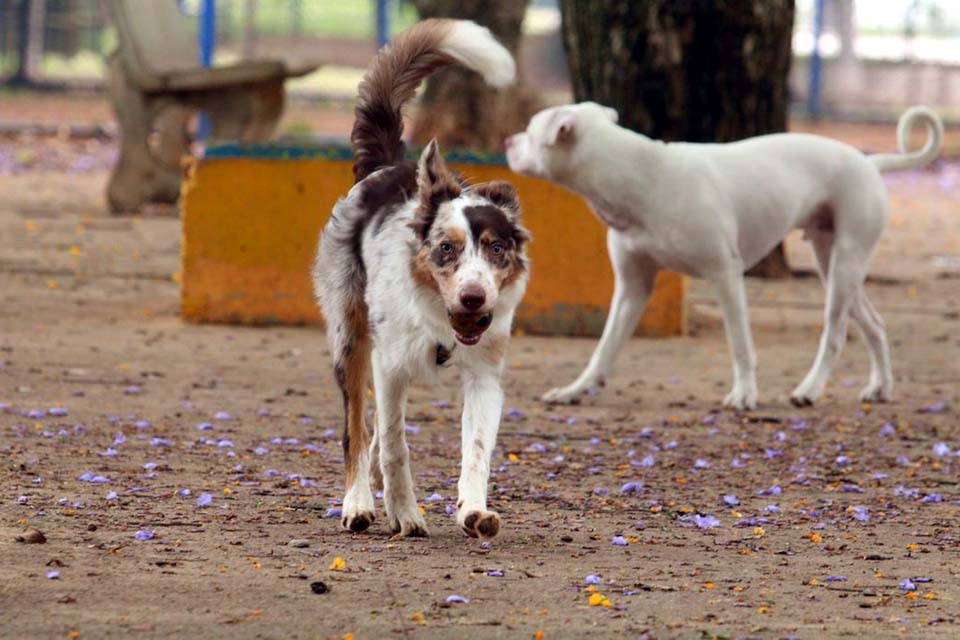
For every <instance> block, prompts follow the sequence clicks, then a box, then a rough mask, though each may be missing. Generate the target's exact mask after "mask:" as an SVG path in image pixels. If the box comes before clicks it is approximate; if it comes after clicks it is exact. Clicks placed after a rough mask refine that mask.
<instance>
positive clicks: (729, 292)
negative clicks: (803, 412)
mask: <svg viewBox="0 0 960 640" xmlns="http://www.w3.org/2000/svg"><path fill="white" fill-rule="evenodd" d="M713 284H714V287H715V288H716V291H717V298H718V299H719V301H720V308H721V309H722V310H723V324H724V328H725V329H726V332H727V343H728V344H729V346H730V355H731V356H732V357H733V389H732V390H731V391H730V393H729V394H727V397H726V398H725V399H724V401H723V404H724V406H726V407H731V408H733V409H738V410H743V409H753V408H755V407H756V406H757V354H756V352H755V351H754V349H753V337H752V336H751V334H750V313H749V311H748V310H747V292H746V289H745V288H744V283H743V272H742V271H740V270H737V269H729V270H727V271H725V272H723V273H720V274H717V275H716V276H715V277H714V278H713Z"/></svg>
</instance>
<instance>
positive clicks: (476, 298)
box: [460, 287, 487, 311]
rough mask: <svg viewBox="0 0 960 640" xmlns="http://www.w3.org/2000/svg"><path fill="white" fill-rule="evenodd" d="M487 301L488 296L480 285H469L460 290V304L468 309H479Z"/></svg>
mask: <svg viewBox="0 0 960 640" xmlns="http://www.w3.org/2000/svg"><path fill="white" fill-rule="evenodd" d="M486 301H487V296H486V294H485V293H484V292H483V289H481V288H480V287H467V288H466V289H464V290H463V291H461V292H460V304H462V305H463V308H464V309H466V310H467V311H479V310H480V309H481V308H482V307H483V303H485V302H486Z"/></svg>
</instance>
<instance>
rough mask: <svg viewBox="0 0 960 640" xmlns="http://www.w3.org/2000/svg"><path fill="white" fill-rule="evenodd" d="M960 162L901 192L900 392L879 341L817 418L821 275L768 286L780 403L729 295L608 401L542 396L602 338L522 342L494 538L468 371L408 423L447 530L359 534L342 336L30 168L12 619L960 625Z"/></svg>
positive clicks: (3, 308)
mask: <svg viewBox="0 0 960 640" xmlns="http://www.w3.org/2000/svg"><path fill="white" fill-rule="evenodd" d="M955 175H956V173H955V171H954V169H953V168H951V167H950V166H947V167H944V168H941V170H939V171H938V172H934V173H922V174H909V175H904V176H900V177H898V178H894V179H891V181H890V186H891V193H892V199H893V202H894V204H895V211H894V224H893V228H892V229H891V231H890V232H889V233H888V234H887V237H885V239H884V242H883V244H882V245H881V247H880V251H879V254H878V261H877V264H876V268H875V269H874V273H875V275H876V278H875V279H874V280H873V281H872V282H871V283H870V285H869V290H870V295H871V296H872V297H873V298H874V300H875V302H876V303H877V306H878V307H879V309H880V311H881V313H882V314H883V315H884V316H885V318H886V321H887V324H888V326H889V331H890V336H891V341H892V344H893V353H894V363H895V370H896V375H897V384H898V393H897V401H896V402H894V403H892V404H889V405H882V406H873V407H870V406H863V405H861V404H860V403H858V402H857V400H856V395H857V391H858V389H859V387H860V386H861V385H862V384H864V382H865V380H866V373H867V359H866V353H865V349H864V347H863V344H862V343H861V341H860V340H859V339H857V337H856V336H852V338H851V341H850V343H849V345H848V348H847V351H846V352H845V353H844V357H843V358H842V360H841V363H840V366H839V367H838V370H837V371H836V373H835V375H834V379H833V384H832V386H831V387H830V389H829V391H828V393H827V395H826V397H825V398H824V399H823V401H822V402H821V403H820V404H819V405H817V406H816V407H814V408H812V409H806V410H797V409H794V408H792V407H790V406H789V404H788V403H787V393H788V392H789V390H790V389H791V388H792V386H793V385H794V384H796V382H797V381H799V379H800V378H801V377H802V375H803V374H804V373H805V370H806V368H807V367H808V366H809V364H810V361H811V360H812V357H813V352H814V350H815V348H816V343H817V337H818V333H819V328H820V313H821V312H820V305H821V300H822V293H821V291H820V287H819V284H818V283H817V282H816V281H815V279H812V278H795V279H794V280H792V281H790V282H778V283H766V282H751V283H750V284H749V296H750V299H751V303H752V309H753V314H752V315H753V321H754V330H755V335H756V342H757V346H758V350H759V358H760V385H761V402H762V406H761V408H760V409H759V410H758V411H755V412H751V413H749V414H745V415H737V414H734V413H729V412H720V411H719V410H718V406H719V401H720V399H721V398H722V396H723V394H724V392H725V391H726V387H727V385H728V378H729V369H730V365H729V359H728V356H727V353H726V345H725V340H724V336H723V333H722V329H721V326H720V321H719V316H718V314H717V311H716V306H715V304H714V303H713V298H712V295H711V294H710V293H709V292H708V291H706V290H705V289H704V288H703V287H702V286H701V285H695V287H694V291H693V296H692V300H693V310H692V312H693V320H694V322H693V327H694V332H693V335H692V336H690V337H685V338H678V339H672V340H660V341H653V340H634V341H633V342H632V343H631V344H630V346H629V348H628V349H627V351H626V353H624V354H623V356H622V361H621V366H620V367H619V370H618V373H617V374H616V375H615V376H614V378H613V379H612V381H611V384H610V386H609V387H608V388H607V389H606V390H605V391H604V392H603V394H602V395H599V396H597V397H593V398H589V399H588V400H587V402H585V403H584V404H583V405H581V406H577V407H566V408H555V409H549V408H546V407H543V406H541V405H540V404H539V403H538V402H537V401H536V400H535V398H536V397H537V395H538V394H539V393H541V392H543V391H544V390H545V388H546V387H548V386H552V385H555V384H559V383H564V382H567V381H568V380H569V379H570V378H572V377H573V376H574V375H575V374H576V373H577V372H578V371H579V368H580V367H581V366H582V364H583V363H584V362H585V360H586V358H587V357H588V356H589V353H590V351H591V349H592V347H593V345H594V342H593V341H592V340H573V339H556V338H554V339H546V338H536V337H520V338H517V339H516V340H515V341H514V342H513V343H512V346H511V356H510V367H509V370H508V372H507V376H506V380H505V387H506V390H507V406H508V408H509V409H510V411H509V412H508V414H507V416H506V417H505V419H504V423H503V426H502V429H501V437H500V445H499V447H498V449H497V451H496V453H495V468H496V471H495V473H494V475H493V477H492V480H491V483H492V495H493V496H494V497H493V500H492V502H493V507H494V508H495V509H497V510H498V511H499V512H500V513H501V515H502V517H503V521H504V522H503V527H502V529H501V535H500V537H499V538H497V539H496V540H495V541H494V542H493V543H492V544H490V545H489V546H482V545H481V544H479V543H478V542H476V541H473V540H469V539H466V538H465V537H464V536H463V535H462V534H461V533H460V531H459V529H458V528H457V526H456V524H455V522H454V519H453V517H452V516H450V515H448V514H447V511H448V509H449V508H450V506H451V505H452V504H453V503H454V502H455V499H456V495H455V483H456V477H457V473H458V471H457V462H458V457H459V454H458V447H459V433H458V428H457V427H458V397H457V395H458V394H457V391H456V382H455V380H453V379H452V378H451V379H450V380H449V381H448V382H449V384H445V385H443V386H440V387H436V388H430V389H427V388H417V389H416V390H415V392H414V393H413V395H412V398H411V402H410V406H409V410H408V422H409V424H410V425H411V426H410V429H409V442H410V448H411V453H412V459H413V464H414V470H415V474H416V479H417V494H418V496H419V497H421V498H422V504H423V507H424V509H425V511H426V518H427V522H428V524H429V526H430V529H431V533H432V537H430V538H429V539H425V540H401V541H394V540H391V539H390V537H389V532H388V531H387V530H386V528H385V527H384V525H383V522H382V518H381V519H380V520H378V521H377V522H376V523H375V524H374V526H373V527H372V529H371V530H370V531H369V532H368V533H366V534H362V535H353V534H349V533H345V532H342V531H341V530H340V529H339V523H338V518H336V517H335V514H336V511H335V510H336V508H337V505H338V500H339V498H340V497H341V491H340V486H341V483H342V461H341V457H340V452H339V428H340V422H341V416H340V401H339V398H338V397H337V394H336V392H335V388H334V385H333V380H332V376H331V374H330V371H329V362H328V359H327V353H326V350H325V344H324V340H323V336H322V334H321V333H320V332H319V331H316V330H311V329H296V328H276V327H274V328H260V329H255V328H237V327H223V326H193V325H186V324H183V323H181V322H180V321H179V319H178V317H177V311H178V297H177V296H178V285H177V283H176V282H175V279H176V277H177V276H176V273H177V272H178V269H179V267H178V252H179V223H178V220H177V219H176V217H175V215H169V212H167V214H165V215H144V216H139V217H135V218H125V219H115V218H110V217H108V216H106V215H105V214H104V213H103V211H102V200H101V198H100V193H102V191H101V190H102V187H103V181H104V179H105V175H104V173H103V170H102V169H97V168H96V167H93V168H91V169H86V168H85V169H83V170H81V171H78V172H75V173H73V174H68V173H64V172H62V171H61V172H52V171H48V172H37V171H29V172H20V173H12V174H11V175H6V176H0V238H2V239H3V242H2V243H0V403H3V404H0V407H3V408H2V409H0V453H2V456H3V458H2V459H3V461H4V464H3V465H2V467H0V479H2V482H3V486H4V490H3V492H2V497H0V585H2V586H0V611H2V612H3V615H2V619H3V632H2V635H3V636H4V637H9V638H38V637H51V638H58V637H67V636H71V637H76V634H79V637H82V638H119V637H129V636H131V635H134V634H137V635H138V636H142V637H164V638H166V637H184V636H190V637H260V638H280V637H300V638H343V637H344V636H345V634H348V633H352V634H353V637H354V638H357V639H359V638H381V637H410V638H428V637H429V638H433V637H441V638H443V637H450V638H454V637H456V638H459V637H476V638H488V637H489V638H501V637H502V638H516V637H521V638H524V637H525V638H532V637H537V636H536V634H537V632H538V631H542V633H543V637H544V638H568V637H575V636H577V637H579V636H583V635H584V634H591V635H593V636H594V637H600V638H607V637H645V636H646V637H657V638H667V637H685V638H691V637H713V636H714V635H717V636H719V637H763V638H766V637H791V636H793V637H799V638H821V637H825V636H828V637H839V636H848V637H900V636H910V637H916V636H921V637H944V638H952V637H957V635H958V633H960V627H958V624H957V623H958V619H957V611H958V601H960V586H958V584H960V583H958V577H960V564H958V563H957V554H958V552H960V534H958V532H957V526H958V522H960V495H958V488H957V480H956V470H957V468H958V466H960V460H958V458H957V455H956V453H955V451H956V450H957V449H958V448H960V425H958V419H957V408H960V358H958V354H960V331H958V328H960V279H958V277H957V272H958V271H960V268H958V267H957V265H956V256H957V255H960V249H958V246H957V243H958V242H960V230H958V225H960V215H958V211H957V203H956V195H955V194H956V190H955V186H954V183H953V180H954V176H955ZM174 214H175V212H174ZM798 242H799V239H798V238H792V239H791V244H790V252H791V258H792V260H793V261H794V263H795V264H796V265H797V266H799V267H800V268H804V267H807V266H809V258H808V256H807V254H806V251H805V250H804V249H802V248H801V247H800V245H799V244H798ZM51 409H53V411H51ZM31 412H34V413H31ZM64 412H65V414H64ZM81 478H85V479H87V480H90V479H91V478H92V479H93V480H95V481H94V482H90V481H84V480H82V479H81ZM637 483H639V484H637ZM186 490H189V495H183V494H184V493H185V491H186ZM205 494H209V498H207V497H206V495H205ZM725 496H728V497H726V498H725ZM208 500H209V506H199V505H198V501H199V502H200V504H204V503H206V502H207V501H208ZM381 513H382V512H381ZM714 518H715V519H716V520H714ZM714 524H716V526H713V525H714ZM29 530H38V531H40V532H42V533H43V535H44V537H45V538H46V542H45V543H44V544H31V543H29V542H26V541H25V542H18V541H17V538H18V537H22V536H24V535H25V532H28V531H29ZM141 532H143V533H141ZM138 534H139V537H140V538H147V537H150V536H152V537H150V539H146V540H141V539H138ZM34 535H35V534H34ZM291 541H297V543H296V544H306V546H291V544H290V543H291ZM338 559H339V560H338ZM52 572H56V573H52ZM588 576H596V580H595V579H593V578H589V579H588ZM588 582H597V584H595V585H591V584H588ZM324 589H326V592H324V593H317V591H324ZM591 591H594V592H595V593H596V594H602V596H603V597H604V598H606V602H607V603H608V604H610V605H611V606H609V607H606V606H602V605H600V606H591V605H590V598H591V595H593V594H592V593H591ZM451 596H461V597H462V598H463V599H465V600H468V602H464V603H451V602H449V601H448V600H449V599H450V598H451ZM596 599H599V596H598V598H596ZM71 634H73V635H71Z"/></svg>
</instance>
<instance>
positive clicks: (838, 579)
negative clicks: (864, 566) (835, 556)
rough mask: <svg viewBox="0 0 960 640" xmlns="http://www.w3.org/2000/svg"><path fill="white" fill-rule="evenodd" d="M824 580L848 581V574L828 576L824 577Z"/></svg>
mask: <svg viewBox="0 0 960 640" xmlns="http://www.w3.org/2000/svg"><path fill="white" fill-rule="evenodd" d="M823 581H824V582H846V581H847V577H846V576H827V577H826V578H824V580H823Z"/></svg>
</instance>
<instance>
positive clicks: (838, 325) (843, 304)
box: [790, 242, 869, 407]
mask: <svg viewBox="0 0 960 640" xmlns="http://www.w3.org/2000/svg"><path fill="white" fill-rule="evenodd" d="M861 254H862V251H860V249H859V248H857V247H856V246H854V245H843V244H841V243H839V242H834V243H833V250H832V251H831V252H830V257H829V260H828V262H827V264H828V266H827V268H826V269H824V268H823V267H821V270H822V271H824V272H825V275H826V289H827V296H826V297H827V300H826V306H825V309H824V322H823V333H822V334H821V336H820V347H819V349H818V350H817V357H816V359H815V360H814V362H813V366H812V367H811V368H810V371H809V372H808V373H807V375H806V377H805V378H804V379H803V382H801V383H800V384H799V385H798V386H797V388H796V389H794V390H793V393H791V394H790V401H791V402H792V403H793V404H794V405H796V406H798V407H800V406H809V405H812V404H813V403H814V402H816V401H817V400H818V399H819V398H820V396H821V395H822V394H823V390H824V388H825V387H826V385H827V381H828V380H829V378H830V373H831V372H832V371H833V367H834V365H835V364H836V362H837V359H838V358H839V356H840V352H841V351H843V347H844V344H845V343H846V341H847V320H848V319H849V317H850V314H851V311H852V310H853V308H854V306H855V305H856V304H857V302H858V298H859V297H860V296H861V295H862V294H863V291H862V287H863V281H864V278H865V275H866V273H865V265H866V263H867V260H868V259H869V255H867V256H864V255H861ZM819 260H820V258H819V257H818V261H819Z"/></svg>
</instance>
